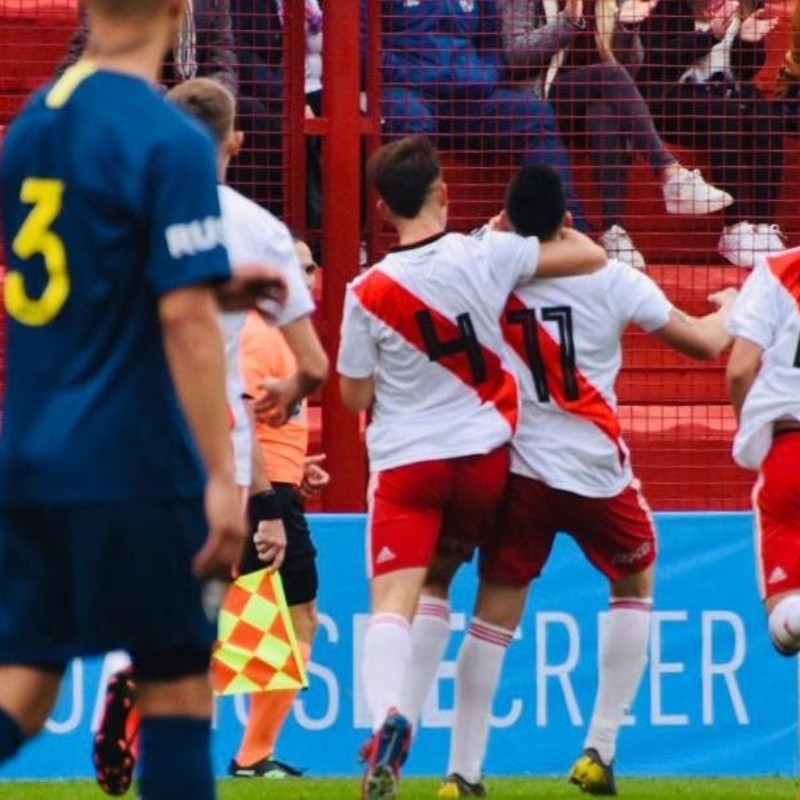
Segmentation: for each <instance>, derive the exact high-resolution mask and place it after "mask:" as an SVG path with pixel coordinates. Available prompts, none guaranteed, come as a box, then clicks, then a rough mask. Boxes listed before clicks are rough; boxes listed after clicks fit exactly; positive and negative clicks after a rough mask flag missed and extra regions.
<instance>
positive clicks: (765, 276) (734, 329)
mask: <svg viewBox="0 0 800 800" xmlns="http://www.w3.org/2000/svg"><path fill="white" fill-rule="evenodd" d="M775 287H776V284H775V280H774V278H773V277H772V273H771V272H770V270H769V267H768V266H767V265H766V263H761V264H758V265H757V266H756V268H755V270H753V272H751V273H750V275H749V276H748V278H747V280H746V281H745V282H744V286H742V290H741V292H740V293H739V297H737V298H736V303H735V304H734V306H733V311H732V312H731V318H730V319H729V320H728V331H729V333H730V334H731V336H735V337H736V338H741V339H748V340H749V341H751V342H753V343H754V344H757V345H758V346H759V347H760V348H762V349H763V350H766V349H767V348H768V347H769V346H770V345H771V344H772V343H773V341H774V339H775V334H776V333H777V326H778V324H779V322H780V319H781V317H780V314H778V313H777V309H776V308H775Z"/></svg>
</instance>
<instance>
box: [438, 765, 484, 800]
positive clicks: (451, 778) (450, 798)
mask: <svg viewBox="0 0 800 800" xmlns="http://www.w3.org/2000/svg"><path fill="white" fill-rule="evenodd" d="M487 794H488V792H487V791H486V787H485V786H484V785H483V783H481V782H480V781H478V782H477V783H470V782H469V781H468V780H467V779H466V778H464V777H463V776H462V775H459V774H458V773H457V772H453V773H451V774H450V775H448V776H447V777H446V778H445V779H444V781H442V785H441V786H440V787H439V791H438V793H437V797H440V798H442V800H457V798H459V797H486V795H487Z"/></svg>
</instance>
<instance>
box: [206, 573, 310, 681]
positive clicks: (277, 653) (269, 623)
mask: <svg viewBox="0 0 800 800" xmlns="http://www.w3.org/2000/svg"><path fill="white" fill-rule="evenodd" d="M217 635H218V637H219V638H218V641H217V644H216V646H215V648H214V656H213V658H212V662H211V681H212V684H213V686H214V691H215V692H216V693H217V694H252V693H255V692H273V691H279V690H281V689H301V688H305V687H306V686H308V678H307V677H306V670H305V665H304V664H303V657H302V656H301V654H300V649H299V647H298V646H297V639H296V637H295V634H294V627H293V626H292V618H291V615H290V614H289V607H288V606H287V605H286V597H285V595H284V593H283V584H282V583H281V578H280V575H278V573H277V572H274V573H269V572H267V570H265V569H262V570H259V571H258V572H250V573H248V574H246V575H242V576H240V577H239V578H237V579H236V580H235V581H234V583H233V584H232V585H231V587H230V589H228V594H227V596H226V597H225V602H224V603H223V605H222V610H221V611H220V614H219V623H218V634H217Z"/></svg>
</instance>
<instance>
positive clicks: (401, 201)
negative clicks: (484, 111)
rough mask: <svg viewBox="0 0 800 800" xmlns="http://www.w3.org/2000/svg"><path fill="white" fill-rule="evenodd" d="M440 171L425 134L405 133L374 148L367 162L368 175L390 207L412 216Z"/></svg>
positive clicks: (404, 216) (440, 173)
mask: <svg viewBox="0 0 800 800" xmlns="http://www.w3.org/2000/svg"><path fill="white" fill-rule="evenodd" d="M441 175H442V167H441V164H440V163H439V156H438V155H437V153H436V149H435V148H434V146H433V145H432V144H431V142H430V140H429V139H427V138H426V137H424V136H407V137H406V138H404V139H398V140H397V141H396V142H391V143H390V144H386V145H384V146H383V147H381V148H379V149H378V150H376V151H375V152H374V153H373V154H372V157H371V158H370V160H369V163H368V164H367V178H368V180H369V181H370V183H371V184H372V185H373V186H374V187H375V189H376V190H377V192H378V194H379V195H380V196H381V198H382V199H383V201H384V202H385V203H386V205H387V206H389V209H390V211H391V212H392V213H393V214H396V215H397V216H398V217H403V218H404V219H413V218H414V217H416V216H417V214H419V212H420V210H421V209H422V206H423V205H424V204H425V200H426V198H427V196H428V192H430V190H431V187H432V186H433V185H434V183H436V181H438V180H439V178H440V177H441Z"/></svg>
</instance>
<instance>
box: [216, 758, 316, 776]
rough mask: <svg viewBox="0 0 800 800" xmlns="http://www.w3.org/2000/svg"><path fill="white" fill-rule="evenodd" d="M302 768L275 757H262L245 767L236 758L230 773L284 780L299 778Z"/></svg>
mask: <svg viewBox="0 0 800 800" xmlns="http://www.w3.org/2000/svg"><path fill="white" fill-rule="evenodd" d="M302 774H303V770H302V769H298V768H297V767H292V766H290V765H289V764H285V763H284V762H283V761H278V760H277V759H274V758H262V759H261V761H256V763H255V764H252V765H250V766H248V767H243V766H242V765H241V764H239V762H238V761H237V760H236V759H235V758H234V759H231V763H230V764H229V765H228V775H230V776H231V777H232V778H267V779H268V780H279V781H280V780H283V779H284V778H299V777H300V776H301V775H302Z"/></svg>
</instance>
